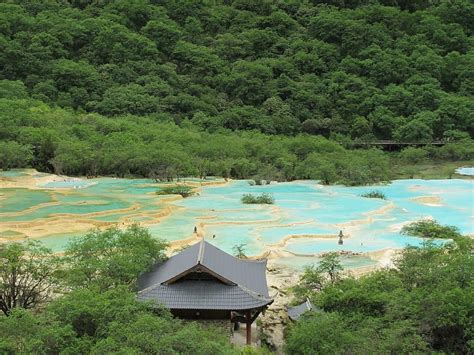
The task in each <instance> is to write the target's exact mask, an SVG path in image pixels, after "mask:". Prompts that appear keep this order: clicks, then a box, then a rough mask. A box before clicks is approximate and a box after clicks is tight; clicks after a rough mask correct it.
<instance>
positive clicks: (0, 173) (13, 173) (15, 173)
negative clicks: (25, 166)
mask: <svg viewBox="0 0 474 355" xmlns="http://www.w3.org/2000/svg"><path fill="white" fill-rule="evenodd" d="M25 175H26V173H25V171H24V170H17V169H12V170H0V177H7V178H12V177H20V176H25Z"/></svg>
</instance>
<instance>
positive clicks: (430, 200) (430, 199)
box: [410, 196, 443, 207]
mask: <svg viewBox="0 0 474 355" xmlns="http://www.w3.org/2000/svg"><path fill="white" fill-rule="evenodd" d="M410 200H411V201H414V202H417V203H421V204H422V205H426V206H433V207H438V206H442V205H443V204H442V202H441V197H439V196H419V197H413V198H411V199H410Z"/></svg>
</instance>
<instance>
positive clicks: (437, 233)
mask: <svg viewBox="0 0 474 355" xmlns="http://www.w3.org/2000/svg"><path fill="white" fill-rule="evenodd" d="M401 234H404V235H411V236H416V237H422V238H438V239H455V238H458V237H461V234H460V233H459V230H458V228H457V227H454V226H442V225H440V224H439V223H438V222H436V221H432V220H421V221H416V222H413V223H410V224H407V225H405V226H403V228H402V230H401Z"/></svg>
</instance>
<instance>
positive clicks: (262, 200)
mask: <svg viewBox="0 0 474 355" xmlns="http://www.w3.org/2000/svg"><path fill="white" fill-rule="evenodd" d="M240 200H241V201H242V203H245V204H265V205H273V204H274V203H275V199H274V198H273V196H272V195H271V194H269V193H266V192H263V193H262V194H260V195H258V196H255V195H252V194H244V195H243V196H242V198H241V199H240Z"/></svg>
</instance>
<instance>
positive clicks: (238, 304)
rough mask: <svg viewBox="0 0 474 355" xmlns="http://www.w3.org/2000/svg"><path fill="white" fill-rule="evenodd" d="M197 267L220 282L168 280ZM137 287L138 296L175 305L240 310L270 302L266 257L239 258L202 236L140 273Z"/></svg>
mask: <svg viewBox="0 0 474 355" xmlns="http://www.w3.org/2000/svg"><path fill="white" fill-rule="evenodd" d="M196 267H199V268H201V267H204V268H206V269H208V270H209V271H210V273H213V274H215V275H217V276H218V279H221V280H222V281H223V282H220V281H217V280H216V281H189V280H186V281H184V280H182V281H179V282H170V281H174V280H177V279H179V278H180V276H181V275H184V274H186V273H187V272H188V271H190V270H192V269H194V268H196ZM211 285H212V286H211ZM138 289H139V293H138V298H139V299H141V300H149V299H154V300H155V301H156V302H158V303H162V304H164V305H166V306H167V307H169V308H176V309H178V308H183V309H204V308H205V309H232V310H239V309H250V308H256V307H261V306H263V305H266V304H269V303H271V302H272V299H271V298H270V297H269V295H268V287H267V278H266V260H263V261H254V260H242V259H238V258H235V257H233V256H232V255H230V254H227V253H226V252H224V251H222V250H220V249H219V248H216V247H215V246H213V245H212V244H210V243H208V242H206V241H204V240H202V241H201V242H199V243H197V244H194V245H192V246H191V247H189V248H186V249H185V250H183V251H182V252H180V253H179V254H176V255H174V256H172V257H171V258H169V259H168V260H167V261H166V262H164V263H163V264H161V265H156V266H155V267H154V268H153V270H152V271H150V272H147V273H145V274H143V275H141V276H140V278H139V279H138ZM208 307H211V308H208Z"/></svg>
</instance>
